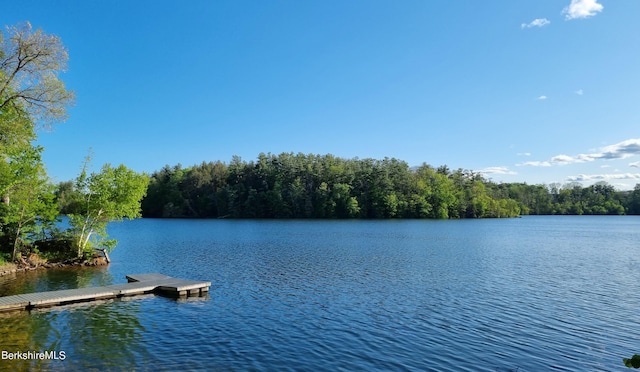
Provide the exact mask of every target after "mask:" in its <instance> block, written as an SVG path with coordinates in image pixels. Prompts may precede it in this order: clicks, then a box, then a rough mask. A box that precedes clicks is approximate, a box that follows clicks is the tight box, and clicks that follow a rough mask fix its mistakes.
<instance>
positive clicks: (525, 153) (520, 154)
mask: <svg viewBox="0 0 640 372" xmlns="http://www.w3.org/2000/svg"><path fill="white" fill-rule="evenodd" d="M516 155H518V156H531V153H530V152H519V153H517V154H516Z"/></svg>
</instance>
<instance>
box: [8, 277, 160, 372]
mask: <svg viewBox="0 0 640 372" xmlns="http://www.w3.org/2000/svg"><path fill="white" fill-rule="evenodd" d="M4 279H5V280H4V281H2V282H0V287H1V289H0V292H2V295H10V294H18V293H29V292H39V291H48V290H57V289H68V288H81V287H88V286H103V285H109V284H113V278H112V277H111V275H110V274H109V273H108V271H107V270H101V269H96V268H74V269H65V270H43V271H41V272H38V273H35V274H33V273H28V274H26V275H20V274H19V275H16V277H14V278H4ZM151 297H152V296H151ZM142 301H144V299H141V298H140V296H137V297H134V298H132V299H131V300H130V299H126V298H125V299H122V300H110V301H101V302H92V303H81V304H75V305H68V306H62V307H54V308H50V309H37V310H33V311H18V312H11V313H5V314H0V352H1V351H2V350H6V351H7V352H9V353H14V352H28V351H32V352H45V351H56V352H60V351H64V352H65V356H66V358H65V359H64V360H22V359H13V360H7V359H5V360H2V359H0V370H2V371H4V370H7V371H32V370H39V371H40V370H44V371H78V370H85V371H91V370H100V371H109V370H118V371H120V370H134V369H135V366H136V365H144V361H145V360H148V359H150V354H149V353H148V352H147V350H146V349H145V347H144V344H143V342H142V341H143V335H144V326H143V325H142V324H141V323H140V320H139V318H138V315H139V313H140V306H141V303H142ZM123 363H124V364H123Z"/></svg>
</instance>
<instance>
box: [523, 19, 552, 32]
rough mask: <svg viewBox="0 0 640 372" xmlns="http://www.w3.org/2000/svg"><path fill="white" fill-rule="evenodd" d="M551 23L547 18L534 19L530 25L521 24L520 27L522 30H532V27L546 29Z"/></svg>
mask: <svg viewBox="0 0 640 372" xmlns="http://www.w3.org/2000/svg"><path fill="white" fill-rule="evenodd" d="M549 23H551V21H550V20H548V19H546V18H536V19H534V20H533V21H531V22H529V23H523V24H521V25H520V27H521V28H522V29H525V28H531V27H544V26H546V25H548V24H549Z"/></svg>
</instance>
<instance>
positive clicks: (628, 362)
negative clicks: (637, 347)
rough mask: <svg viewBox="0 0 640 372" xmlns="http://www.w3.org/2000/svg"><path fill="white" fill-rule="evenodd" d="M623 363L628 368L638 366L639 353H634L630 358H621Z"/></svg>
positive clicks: (639, 360) (639, 362)
mask: <svg viewBox="0 0 640 372" xmlns="http://www.w3.org/2000/svg"><path fill="white" fill-rule="evenodd" d="M622 361H623V362H624V365H625V366H627V367H628V368H636V369H637V368H640V355H638V354H634V355H633V356H632V357H631V358H622Z"/></svg>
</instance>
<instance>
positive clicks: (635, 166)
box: [629, 161, 640, 168]
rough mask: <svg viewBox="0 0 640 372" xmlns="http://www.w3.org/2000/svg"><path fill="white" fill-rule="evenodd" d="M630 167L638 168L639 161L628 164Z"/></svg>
mask: <svg viewBox="0 0 640 372" xmlns="http://www.w3.org/2000/svg"><path fill="white" fill-rule="evenodd" d="M629 166H630V167H634V168H640V161H634V162H633V163H629Z"/></svg>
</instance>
